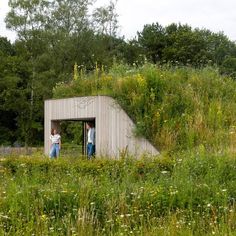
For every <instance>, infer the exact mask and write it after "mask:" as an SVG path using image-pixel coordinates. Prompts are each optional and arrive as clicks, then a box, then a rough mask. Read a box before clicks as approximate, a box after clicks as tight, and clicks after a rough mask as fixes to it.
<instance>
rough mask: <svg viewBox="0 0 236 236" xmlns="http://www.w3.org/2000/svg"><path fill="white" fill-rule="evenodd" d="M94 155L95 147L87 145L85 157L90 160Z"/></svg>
mask: <svg viewBox="0 0 236 236" xmlns="http://www.w3.org/2000/svg"><path fill="white" fill-rule="evenodd" d="M94 154H95V145H93V144H92V143H88V144H87V156H88V159H91V158H92V156H94Z"/></svg>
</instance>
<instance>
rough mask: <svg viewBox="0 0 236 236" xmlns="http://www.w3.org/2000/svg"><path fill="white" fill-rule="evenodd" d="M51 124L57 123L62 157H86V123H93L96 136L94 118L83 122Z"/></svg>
mask: <svg viewBox="0 0 236 236" xmlns="http://www.w3.org/2000/svg"><path fill="white" fill-rule="evenodd" d="M52 122H57V124H58V125H57V129H58V130H59V133H60V135H61V139H62V149H61V155H62V156H68V157H69V156H70V157H79V156H87V140H88V131H87V127H86V124H87V122H91V123H93V124H94V128H95V134H96V122H95V118H90V119H84V120H60V121H52ZM95 139H96V137H95Z"/></svg>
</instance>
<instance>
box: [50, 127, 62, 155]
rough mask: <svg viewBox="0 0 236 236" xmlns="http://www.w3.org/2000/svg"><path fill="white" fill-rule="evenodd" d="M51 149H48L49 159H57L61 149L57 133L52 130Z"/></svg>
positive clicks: (59, 137)
mask: <svg viewBox="0 0 236 236" xmlns="http://www.w3.org/2000/svg"><path fill="white" fill-rule="evenodd" d="M50 140H51V149H50V158H51V159H54V158H58V157H59V154H60V149H61V136H60V135H59V134H58V133H57V130H56V129H52V132H51V135H50Z"/></svg>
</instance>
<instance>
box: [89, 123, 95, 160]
mask: <svg viewBox="0 0 236 236" xmlns="http://www.w3.org/2000/svg"><path fill="white" fill-rule="evenodd" d="M87 130H88V140H87V158H88V160H90V159H91V158H92V157H93V156H94V155H95V128H94V124H93V123H92V122H88V123H87Z"/></svg>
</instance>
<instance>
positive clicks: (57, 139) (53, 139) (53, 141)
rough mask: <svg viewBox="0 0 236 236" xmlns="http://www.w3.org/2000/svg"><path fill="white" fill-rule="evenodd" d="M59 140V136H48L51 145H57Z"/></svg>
mask: <svg viewBox="0 0 236 236" xmlns="http://www.w3.org/2000/svg"><path fill="white" fill-rule="evenodd" d="M60 139H61V136H60V134H54V135H50V140H51V141H52V144H54V143H59V142H60Z"/></svg>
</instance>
